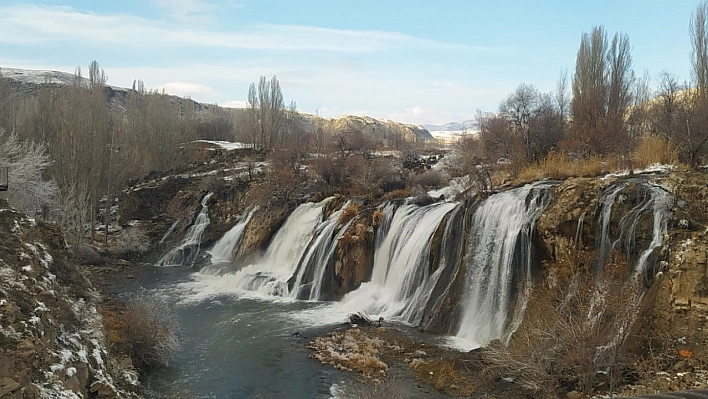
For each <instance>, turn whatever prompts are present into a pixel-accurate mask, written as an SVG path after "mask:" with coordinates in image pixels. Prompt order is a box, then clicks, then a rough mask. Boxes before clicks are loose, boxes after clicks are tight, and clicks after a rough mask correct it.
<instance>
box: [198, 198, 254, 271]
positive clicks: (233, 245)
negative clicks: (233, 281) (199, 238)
mask: <svg viewBox="0 0 708 399" xmlns="http://www.w3.org/2000/svg"><path fill="white" fill-rule="evenodd" d="M257 210H258V207H254V208H252V209H250V210H249V211H248V212H246V213H245V214H244V215H243V216H242V217H241V218H240V220H239V221H238V223H236V224H235V225H234V227H232V228H231V229H230V230H229V231H227V232H226V234H224V236H223V237H221V239H219V241H217V242H216V244H214V248H212V249H211V250H210V251H207V253H209V255H211V263H212V264H213V265H216V264H229V263H231V261H232V260H233V257H234V252H236V251H237V250H238V247H239V246H240V245H241V240H242V239H243V232H244V230H245V229H246V225H248V222H249V221H250V220H251V216H253V214H254V213H255V212H256V211H257Z"/></svg>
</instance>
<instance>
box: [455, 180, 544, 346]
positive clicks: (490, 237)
mask: <svg viewBox="0 0 708 399" xmlns="http://www.w3.org/2000/svg"><path fill="white" fill-rule="evenodd" d="M552 185H553V183H534V184H529V185H526V186H524V187H520V188H516V189H513V190H509V191H505V192H502V193H498V194H494V195H492V196H491V197H489V198H487V199H485V200H484V201H483V202H482V203H480V205H479V206H478V207H477V209H476V210H475V213H474V215H473V218H472V224H471V226H470V229H471V230H470V233H469V234H470V237H469V241H468V249H467V255H466V258H465V264H466V269H467V270H466V277H465V278H466V292H465V294H464V295H463V298H462V301H461V321H460V326H459V328H458V330H457V332H456V334H455V335H456V337H457V338H459V339H461V340H463V341H465V342H468V343H472V344H473V345H475V346H478V345H485V344H487V343H488V342H489V341H491V340H493V339H499V338H502V337H504V335H505V334H506V333H507V331H506V330H507V327H508V325H509V312H510V310H512V306H513V302H514V297H515V291H516V288H517V287H516V285H517V284H518V283H520V282H521V281H522V279H523V278H524V277H525V278H529V277H530V275H531V267H532V264H533V259H532V252H533V243H532V238H533V232H534V225H535V223H536V220H537V219H538V217H539V216H540V214H541V212H543V210H544V209H545V208H546V206H547V205H548V202H549V200H550V194H549V193H550V191H549V188H550V187H551V186H552Z"/></svg>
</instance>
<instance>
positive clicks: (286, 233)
mask: <svg viewBox="0 0 708 399" xmlns="http://www.w3.org/2000/svg"><path fill="white" fill-rule="evenodd" d="M329 201H330V198H327V199H325V200H324V201H322V202H319V203H311V202H308V203H305V204H302V205H300V206H299V207H297V208H296V209H295V210H294V211H293V213H292V214H290V216H289V217H288V219H287V220H286V221H285V224H283V226H282V227H281V228H280V229H279V230H278V232H277V233H276V234H275V236H274V237H273V239H272V240H271V243H270V245H269V246H268V249H267V250H266V253H265V254H264V255H263V257H262V258H261V260H260V261H258V262H256V263H253V264H250V265H248V266H245V267H243V268H241V269H239V270H237V271H236V272H234V273H227V274H224V275H222V276H214V275H207V274H205V273H197V274H195V275H194V276H193V278H192V281H191V282H188V283H184V288H185V290H186V291H187V292H189V293H191V294H192V295H193V297H192V298H190V299H189V300H204V299H207V298H209V297H214V296H222V295H237V296H245V297H261V298H269V299H273V297H288V296H289V290H288V280H289V279H290V277H291V276H292V275H293V273H294V272H295V270H296V268H297V265H298V263H299V261H300V259H301V258H302V256H303V254H304V253H305V250H307V247H308V244H309V243H310V241H311V240H312V237H313V235H314V233H315V231H316V229H317V226H318V225H319V224H320V223H321V222H322V211H323V207H324V205H325V204H327V202H329ZM185 300H186V299H185Z"/></svg>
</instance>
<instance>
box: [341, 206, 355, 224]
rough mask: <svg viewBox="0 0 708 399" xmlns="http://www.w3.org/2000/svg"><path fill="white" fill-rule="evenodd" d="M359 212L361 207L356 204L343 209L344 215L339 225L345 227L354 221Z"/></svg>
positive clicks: (342, 214)
mask: <svg viewBox="0 0 708 399" xmlns="http://www.w3.org/2000/svg"><path fill="white" fill-rule="evenodd" d="M358 211H359V207H358V206H357V205H356V204H349V205H347V206H346V207H345V208H344V209H342V213H341V214H340V215H339V220H338V221H339V224H340V225H344V224H346V223H347V222H349V221H350V220H352V219H353V218H354V216H356V213H357V212H358Z"/></svg>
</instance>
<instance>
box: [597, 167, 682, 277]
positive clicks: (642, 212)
mask: <svg viewBox="0 0 708 399" xmlns="http://www.w3.org/2000/svg"><path fill="white" fill-rule="evenodd" d="M630 183H634V184H636V185H637V186H638V188H637V189H638V194H639V195H638V201H637V204H636V205H634V206H632V208H631V209H630V210H629V211H627V212H626V213H625V214H624V215H623V216H622V218H621V219H620V221H619V224H618V237H617V238H616V239H615V238H613V236H612V234H611V231H610V230H611V229H610V224H611V217H612V208H613V205H615V204H616V203H617V204H621V203H623V202H625V201H627V200H628V199H627V197H626V196H625V195H623V194H621V192H622V190H624V189H625V188H627V187H628V186H629V185H630ZM671 201H672V200H671V196H670V195H669V193H668V192H667V191H666V189H665V188H663V187H661V186H659V185H656V184H652V183H650V182H648V181H646V180H644V179H630V180H625V181H621V182H617V183H615V184H614V185H612V186H610V188H608V189H607V191H606V192H605V193H604V194H603V195H602V197H601V198H600V209H599V218H598V222H597V229H598V232H597V239H596V245H597V251H598V253H599V256H600V261H601V264H600V266H602V265H604V264H605V263H606V262H607V261H609V259H610V257H611V255H612V252H614V251H617V250H621V249H623V250H624V252H625V255H626V256H627V259H628V260H631V261H633V262H634V267H633V275H639V274H645V273H646V272H647V270H646V269H647V264H648V260H649V256H650V255H651V254H652V253H653V252H654V250H655V249H656V248H658V247H659V246H661V245H662V243H663V237H664V235H665V234H666V229H667V220H668V216H669V208H670V205H671ZM650 212H651V215H652V239H651V241H650V242H649V244H648V246H647V248H646V249H644V250H642V252H641V253H640V254H639V255H638V256H634V251H635V250H636V249H637V248H636V238H637V237H636V233H637V227H638V225H639V223H640V222H641V220H642V219H643V218H645V217H646V216H648V215H649V213H650Z"/></svg>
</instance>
